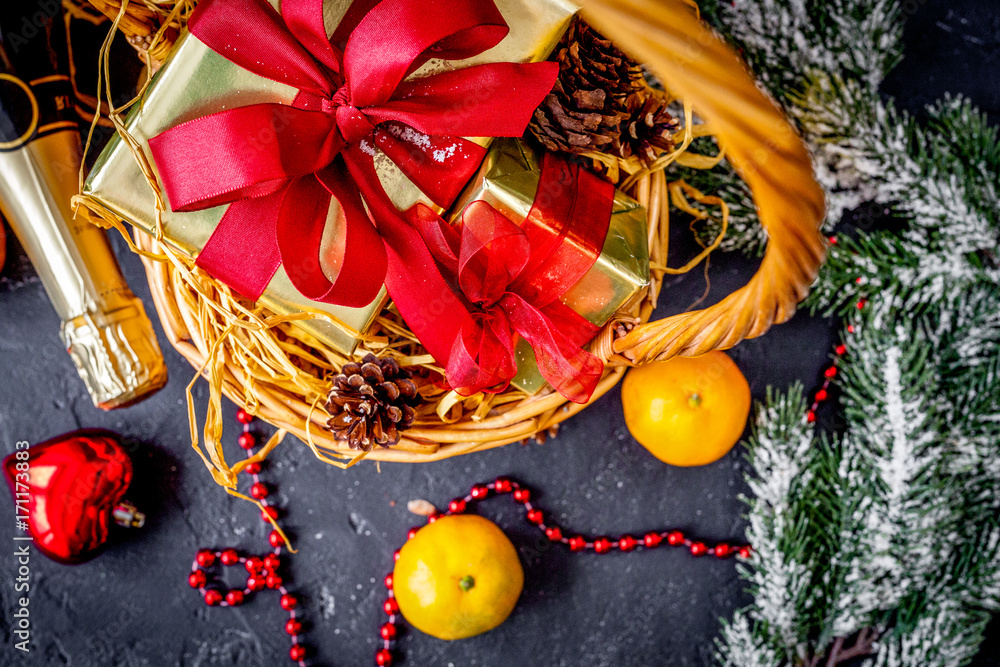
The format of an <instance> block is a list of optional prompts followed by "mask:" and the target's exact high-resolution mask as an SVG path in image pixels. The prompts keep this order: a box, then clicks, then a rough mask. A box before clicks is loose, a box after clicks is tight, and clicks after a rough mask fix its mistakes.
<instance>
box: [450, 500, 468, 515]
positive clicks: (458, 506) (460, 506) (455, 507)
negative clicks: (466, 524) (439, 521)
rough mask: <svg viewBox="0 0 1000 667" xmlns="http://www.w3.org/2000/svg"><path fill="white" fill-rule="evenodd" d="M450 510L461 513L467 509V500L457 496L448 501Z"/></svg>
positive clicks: (453, 512)
mask: <svg viewBox="0 0 1000 667" xmlns="http://www.w3.org/2000/svg"><path fill="white" fill-rule="evenodd" d="M448 511H449V512H451V513H452V514H461V513H462V512H464V511H465V501H464V500H462V499H461V498H455V499H454V500H453V501H451V502H450V503H448Z"/></svg>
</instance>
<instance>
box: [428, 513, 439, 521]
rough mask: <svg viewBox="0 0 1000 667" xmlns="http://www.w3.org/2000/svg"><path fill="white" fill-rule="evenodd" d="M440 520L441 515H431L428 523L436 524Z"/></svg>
mask: <svg viewBox="0 0 1000 667" xmlns="http://www.w3.org/2000/svg"><path fill="white" fill-rule="evenodd" d="M439 518H441V515H440V514H437V513H434V514H431V515H430V516H429V517H427V523H434V522H435V521H437V520H438V519H439Z"/></svg>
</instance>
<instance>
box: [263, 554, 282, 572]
mask: <svg viewBox="0 0 1000 667" xmlns="http://www.w3.org/2000/svg"><path fill="white" fill-rule="evenodd" d="M264 567H266V568H267V569H269V570H272V571H273V570H277V569H278V568H279V567H281V558H280V557H279V556H278V555H277V554H268V555H266V556H264Z"/></svg>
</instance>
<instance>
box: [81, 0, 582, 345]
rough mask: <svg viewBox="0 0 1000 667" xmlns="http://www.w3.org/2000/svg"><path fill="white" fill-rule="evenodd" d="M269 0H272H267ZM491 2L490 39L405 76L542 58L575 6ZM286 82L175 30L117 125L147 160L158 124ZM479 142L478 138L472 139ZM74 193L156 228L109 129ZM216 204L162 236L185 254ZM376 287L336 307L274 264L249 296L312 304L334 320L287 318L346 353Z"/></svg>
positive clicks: (392, 188)
mask: <svg viewBox="0 0 1000 667" xmlns="http://www.w3.org/2000/svg"><path fill="white" fill-rule="evenodd" d="M271 2H272V4H273V5H275V6H276V5H277V0H271ZM496 4H497V7H498V8H499V9H500V11H501V13H502V14H503V15H504V17H505V18H506V19H507V22H508V24H509V25H510V28H511V30H510V33H509V34H508V36H507V37H506V38H505V39H504V40H503V41H502V42H501V43H500V44H499V45H497V46H496V47H494V48H493V49H490V50H489V51H487V52H485V53H483V54H481V55H479V56H477V57H475V58H470V59H468V60H464V61H454V62H445V61H434V60H432V61H430V62H428V63H426V64H425V65H424V66H423V67H421V68H420V69H419V70H418V71H417V72H415V73H414V74H413V75H411V76H413V77H420V76H427V75H429V74H432V73H435V72H439V71H442V70H444V69H457V68H461V67H466V66H470V65H474V64H480V63H485V62H538V61H542V60H545V59H546V58H547V57H548V55H549V53H550V52H551V51H552V49H553V48H555V46H556V44H558V42H559V39H560V38H561V36H562V35H563V33H564V32H565V31H566V29H567V28H568V27H569V22H570V20H571V19H572V17H573V15H574V14H575V13H576V11H577V7H576V6H575V5H574V4H572V3H571V2H568V1H566V0H496ZM349 5H350V1H349V0H328V2H327V4H326V7H325V9H326V18H327V26H328V29H330V30H331V31H332V29H333V27H335V26H336V25H337V24H338V23H339V22H340V20H341V19H342V18H343V16H344V14H345V12H346V10H347V7H348V6H349ZM296 92H297V91H296V90H295V89H294V88H292V87H290V86H287V85H284V84H280V83H277V82H275V81H272V80H270V79H266V78H263V77H259V76H257V75H255V74H252V73H250V72H248V71H246V70H244V69H243V68H241V67H239V66H238V65H235V64H233V63H231V62H229V61H228V60H226V59H225V58H223V57H222V56H221V55H219V54H217V53H215V52H214V51H212V50H211V49H209V48H208V47H207V46H205V45H204V44H203V43H202V42H201V41H199V40H198V39H197V38H196V37H194V36H193V35H190V34H187V35H186V36H184V37H182V38H181V39H180V40H179V41H178V43H177V45H176V47H175V48H174V50H173V51H172V53H171V55H170V58H169V59H168V60H167V62H166V63H165V64H164V65H163V67H162V68H161V69H160V71H159V72H158V73H157V74H156V77H155V78H154V80H153V82H152V83H151V84H150V86H149V88H148V89H147V91H146V93H145V95H144V96H143V98H142V100H140V102H139V103H138V104H136V105H135V107H134V110H133V111H132V113H131V114H130V115H129V117H128V119H127V122H126V128H127V130H128V132H129V134H131V135H132V136H133V137H134V138H135V139H136V140H137V141H138V142H139V145H140V146H141V147H142V150H143V151H144V153H145V155H146V157H147V158H148V159H149V162H150V164H152V165H153V167H154V169H155V163H154V162H153V160H152V156H151V155H150V153H149V149H148V145H147V142H148V140H149V139H150V138H151V137H154V136H156V135H158V134H160V133H161V132H164V131H166V130H168V129H170V128H171V127H174V126H176V125H179V124H181V123H184V122H187V121H189V120H193V119H195V118H199V117H201V116H206V115H209V114H212V113H216V112H218V111H222V110H224V109H231V108H235V107H243V106H249V105H253V104H261V103H281V104H291V103H292V101H293V100H294V98H295V95H296ZM473 140H475V141H476V142H477V143H480V144H481V145H484V146H485V145H487V143H488V141H489V140H488V139H482V138H480V139H473ZM376 164H377V166H378V169H379V176H380V178H381V180H382V183H383V185H384V186H385V188H386V192H387V193H389V196H390V197H391V198H392V200H393V203H394V204H395V205H396V206H397V207H398V208H399V209H400V210H406V209H408V208H410V207H411V206H413V205H414V204H416V203H417V202H423V203H426V204H428V205H430V202H429V201H428V200H427V199H426V198H425V197H424V196H423V194H422V193H421V192H420V191H419V190H418V189H417V188H416V186H415V185H413V183H412V182H410V181H409V179H407V178H406V177H405V176H404V175H403V174H402V173H401V172H400V171H399V169H398V168H397V167H396V166H395V165H393V164H392V162H390V161H389V160H388V159H387V158H385V157H384V156H377V158H376ZM83 194H84V198H83V200H84V202H85V203H86V202H87V201H90V202H91V203H92V206H91V207H92V208H93V209H94V210H95V211H96V212H98V214H99V215H102V216H107V215H109V214H110V215H115V216H118V217H119V218H120V219H121V220H123V221H125V222H128V223H130V224H133V225H135V226H136V227H138V228H139V229H142V230H143V231H146V232H149V233H153V232H154V230H155V228H156V211H155V198H154V195H153V192H152V190H151V189H150V187H149V185H148V183H147V182H146V179H145V177H144V176H143V175H142V172H141V170H140V169H139V166H138V164H137V163H136V161H135V159H134V157H133V156H132V154H131V151H130V149H129V147H128V146H127V145H126V144H125V142H123V141H122V140H121V139H120V138H119V137H117V136H116V137H114V138H113V139H112V141H111V142H110V143H109V144H108V146H107V147H106V148H105V149H104V152H103V153H102V154H101V156H100V157H99V159H98V160H97V163H96V164H95V165H94V169H93V171H92V172H91V174H90V177H89V179H88V180H87V183H86V185H85V187H84V192H83ZM225 211H226V207H225V206H220V207H216V208H212V209H207V210H203V211H195V212H190V213H174V212H172V211H165V212H164V213H163V215H162V218H161V219H162V222H163V233H164V237H165V238H166V240H167V241H168V242H169V243H170V244H171V245H172V246H173V247H175V248H176V249H177V250H179V251H180V252H182V253H184V254H185V255H187V256H189V257H197V255H198V252H199V251H200V250H201V249H202V248H203V247H204V246H205V244H206V243H207V242H208V239H209V237H210V236H211V235H212V232H213V231H214V230H215V227H216V226H217V225H218V224H219V221H220V220H221V219H222V216H223V214H224V213H225ZM337 220H338V216H337V215H336V211H333V210H331V213H330V216H329V218H328V220H327V227H326V233H325V236H324V242H323V245H322V248H321V250H320V255H321V256H320V263H321V265H322V266H323V267H324V270H325V271H326V272H327V273H328V274H330V275H331V277H332V276H333V275H335V271H336V269H331V268H330V267H331V266H332V264H333V263H332V262H330V261H329V260H328V259H327V258H328V257H329V254H328V252H327V250H328V249H330V248H332V245H333V241H334V239H336V238H337V234H338V231H339V230H338V229H337ZM386 300H387V297H386V294H385V290H384V289H383V290H382V293H381V294H380V295H379V296H378V298H377V299H376V300H375V301H373V302H372V303H371V304H370V305H368V306H367V307H364V308H343V307H339V306H331V305H329V304H324V303H319V302H315V301H310V300H308V299H305V298H304V297H302V295H300V294H299V293H298V291H297V290H296V289H295V288H294V287H293V286H292V283H291V281H290V280H289V278H288V276H287V275H286V273H285V271H284V269H283V268H280V269H278V272H277V273H276V274H275V276H274V278H273V280H272V281H271V282H270V284H269V285H268V287H267V289H266V290H265V292H264V294H263V296H262V297H261V298H260V299H259V301H258V303H259V305H261V306H264V307H265V308H267V309H268V310H270V311H272V312H274V313H276V314H279V315H288V314H294V313H300V312H303V311H305V312H312V311H320V312H322V313H324V314H326V315H327V316H329V317H330V318H332V319H333V320H334V322H336V324H334V323H331V322H327V321H325V320H319V319H316V320H305V321H300V322H298V323H297V324H296V326H298V327H299V328H300V329H301V330H303V331H305V332H306V333H308V334H310V335H312V336H313V337H314V338H316V339H317V340H318V341H320V342H321V343H323V344H326V345H329V346H330V347H332V348H334V349H336V350H339V351H341V352H344V353H346V354H351V353H353V351H354V349H355V347H356V346H357V344H358V341H359V339H360V337H361V336H362V335H363V334H364V333H365V331H367V329H368V328H369V327H370V326H371V324H372V322H373V321H374V320H375V317H376V316H377V315H378V314H379V312H380V311H381V310H382V308H383V307H384V306H385V304H386Z"/></svg>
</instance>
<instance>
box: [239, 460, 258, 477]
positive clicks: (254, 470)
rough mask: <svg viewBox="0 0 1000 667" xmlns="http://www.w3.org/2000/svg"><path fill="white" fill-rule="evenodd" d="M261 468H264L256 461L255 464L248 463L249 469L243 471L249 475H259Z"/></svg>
mask: <svg viewBox="0 0 1000 667" xmlns="http://www.w3.org/2000/svg"><path fill="white" fill-rule="evenodd" d="M261 467H262V466H261V465H260V462H259V461H255V462H254V463H248V464H247V467H246V468H244V469H243V470H244V471H245V472H246V473H247V474H248V475H259V474H260V469H261Z"/></svg>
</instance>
